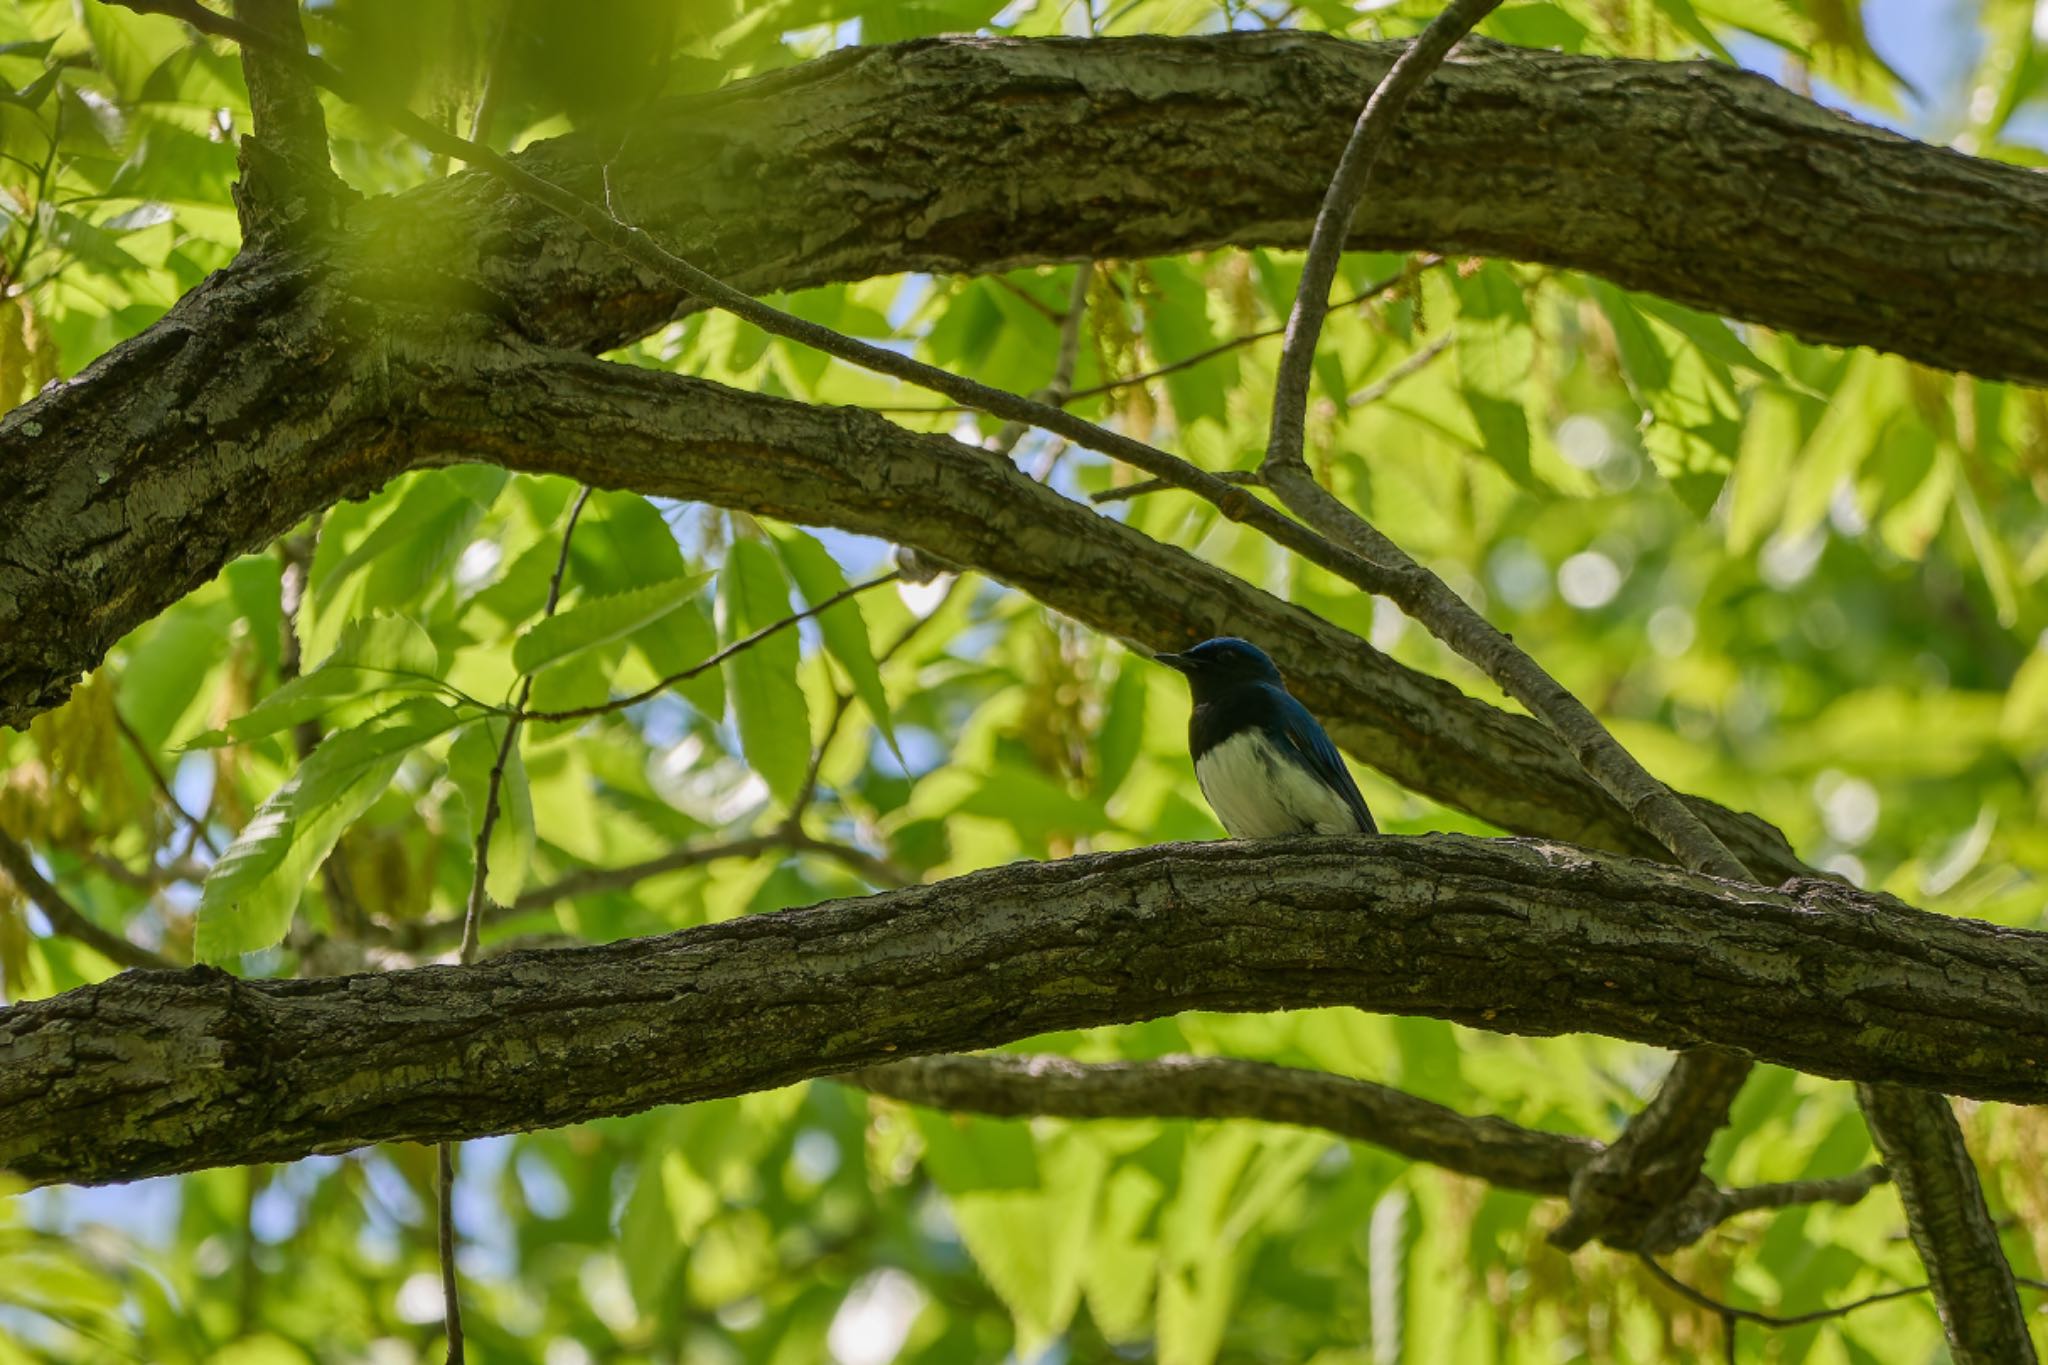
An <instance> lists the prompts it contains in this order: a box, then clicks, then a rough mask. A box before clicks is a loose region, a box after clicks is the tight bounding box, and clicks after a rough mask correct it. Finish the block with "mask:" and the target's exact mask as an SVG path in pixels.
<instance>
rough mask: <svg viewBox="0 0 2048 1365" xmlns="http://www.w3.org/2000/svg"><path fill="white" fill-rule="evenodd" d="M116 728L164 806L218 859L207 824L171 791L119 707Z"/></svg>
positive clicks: (161, 770)
mask: <svg viewBox="0 0 2048 1365" xmlns="http://www.w3.org/2000/svg"><path fill="white" fill-rule="evenodd" d="M114 727H115V728H116V729H118V730H119V731H120V732H121V738H122V739H125V740H127V741H128V747H129V748H131V749H133V750H134V751H135V756H136V757H137V758H139V759H141V760H142V766H143V767H144V768H146V769H148V770H149V780H150V783H151V785H153V786H154V787H155V788H156V790H157V794H158V795H159V796H161V797H163V799H164V804H165V805H167V806H169V807H170V808H171V810H172V811H173V812H175V813H176V814H177V816H178V818H179V819H180V820H183V821H184V822H185V823H186V824H188V825H190V826H191V827H192V833H193V836H194V837H195V838H197V839H198V840H199V842H200V843H202V844H204V845H206V851H207V852H208V853H211V854H212V855H213V856H214V857H216V858H218V857H219V856H220V847H219V845H217V844H215V843H214V842H213V836H212V835H211V834H208V833H207V832H206V822H205V821H204V820H202V819H200V818H199V817H198V816H196V815H194V814H192V813H191V812H190V811H188V810H186V809H185V807H184V805H183V804H182V803H181V802H180V801H179V800H178V796H177V793H175V792H173V791H172V790H171V784H170V782H169V780H168V779H166V778H165V777H164V770H163V769H162V768H161V767H159V766H158V765H157V761H156V755H154V754H152V753H151V752H150V751H149V745H148V744H147V743H146V742H145V741H144V740H143V738H142V736H141V735H140V734H138V733H136V730H135V727H134V726H132V725H130V724H129V723H128V718H127V717H126V716H124V715H122V714H121V709H120V708H119V707H115V708H114Z"/></svg>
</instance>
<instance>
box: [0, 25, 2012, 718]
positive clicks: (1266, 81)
mask: <svg viewBox="0 0 2048 1365" xmlns="http://www.w3.org/2000/svg"><path fill="white" fill-rule="evenodd" d="M1390 50H1391V49H1390V46H1389V45H1373V44H1348V43H1343V42H1339V41H1336V40H1333V39H1327V38H1317V37H1312V36H1309V35H1301V34H1281V35H1232V36H1229V37H1218V38H1188V39H1149V38H1147V39H1121V40H1100V41H1091V42H1054V43H1044V42H1034V43H1018V42H1001V41H993V40H975V39H948V40H939V41H931V42H924V43H916V44H909V45H906V46H905V47H902V48H895V49H879V50H872V51H856V52H850V53H846V54H841V55H838V56H834V57H830V58H826V59H824V60H822V61H819V62H815V63H812V64H809V65H807V66H804V67H799V68H795V69H793V70H791V71H787V72H781V73H777V74H775V75H773V76H770V77H765V78H763V79H761V80H759V81H754V82H749V83H747V84H745V85H743V86H740V87H737V88H735V89H733V90H730V91H725V92H720V93H718V94H715V95H710V96H703V97H698V98H694V99H689V100H683V101H678V102H676V103H674V104H672V105H669V106H665V107H664V109H663V111H662V113H661V114H660V115H659V116H658V117H656V118H653V119H650V120H647V121H646V122H644V123H641V124H636V125H635V126H633V127H632V128H630V129H628V130H623V131H619V130H614V131H609V132H596V133H591V134H587V135H579V136H576V137H569V138H563V139H559V140H556V141H554V142H551V143H547V144H543V145H542V146H540V147H538V148H536V149H535V150H534V151H533V152H531V153H529V154H528V160H529V163H530V164H531V165H532V166H533V167H534V168H535V169H536V170H538V171H540V172H542V173H544V174H546V175H547V176H549V177H550V178H551V179H555V180H557V181H558V182H561V183H564V184H567V185H568V186H570V187H571V188H574V189H577V190H580V191H583V192H585V193H587V194H596V193H598V192H599V188H600V187H599V176H600V170H601V167H602V166H604V165H605V164H606V163H607V162H609V164H610V165H611V167H612V179H613V184H614V186H615V188H616V191H617V198H618V201H619V203H620V204H621V206H622V208H623V209H624V210H625V211H626V212H628V213H629V214H630V215H631V216H633V218H634V219H635V220H636V221H639V222H641V223H642V224H643V225H645V226H647V227H648V228H650V230H652V231H654V232H655V233H656V234H657V235H659V236H660V237H662V239H663V240H665V241H667V242H669V243H671V244H673V245H674V246H676V247H677V248H678V249H679V250H680V251H681V252H682V254H684V255H686V256H688V257H690V258H691V259H694V260H698V261H701V262H703V263H704V264H705V265H707V266H708V267H710V268H712V269H713V270H714V271H715V272H716V273H719V274H720V275H721V276H722V277H724V278H726V279H728V280H730V281H732V282H733V283H735V284H738V285H740V286H742V287H744V288H747V289H750V290H754V291H764V290H774V289H788V288H795V287H799V286H802V285H807V284H815V283H821V282H824V281H827V280H834V279H850V278H863V277H866V276H869V275H873V274H877V273H886V272H890V271H901V270H913V269H930V270H941V271H985V270H991V269H999V268H1002V267H1006V266H1013V265H1021V264H1028V263H1031V262H1035V261H1047V260H1070V259H1099V258H1105V257H1118V256H1134V255H1145V254H1153V253H1164V252H1178V251H1185V250H1189V249H1192V248H1195V247H1200V246H1209V245H1221V244H1224V243H1238V244H1260V243H1265V244H1283V245H1292V244H1298V243H1300V242H1301V241H1303V240H1305V238H1306V236H1307V232H1308V225H1309V223H1310V221H1311V219H1312V217H1313V214H1314V211H1315V207H1316V204H1317V202H1318V199H1319V196H1320V194H1321V192H1322V189H1323V177H1324V176H1325V175H1326V174H1327V168H1328V166H1329V165H1331V164H1332V163H1333V162H1334V160H1335V157H1336V153H1337V150H1338V149H1339V147H1341V145H1342V142H1343V137H1344V134H1345V130H1346V128H1347V127H1348V125H1349V123H1350V121H1351V119H1352V117H1353V115H1354V114H1355V113H1356V109H1357V100H1358V92H1359V91H1361V90H1363V89H1366V88H1368V87H1369V86H1370V84H1371V82H1372V81H1374V80H1376V79H1377V78H1378V76H1379V75H1380V74H1382V73H1383V71H1384V69H1385V66H1386V64H1387V62H1388V61H1389V59H1390V55H1389V54H1390ZM992 119H994V120H996V121H997V123H998V125H999V126H995V127H991V120H992ZM1396 142H1397V147H1398V152H1397V155H1396V156H1394V157H1392V158H1390V160H1389V164H1388V166H1387V167H1386V168H1385V171H1384V173H1383V179H1382V180H1381V181H1380V182H1379V183H1378V184H1377V185H1376V187H1375V193H1374V196H1373V202H1372V204H1370V205H1368V206H1367V207H1366V209H1365V211H1364V212H1363V213H1361V215H1360V217H1359V219H1358V222H1357V224H1356V227H1355V230H1354V232H1353V234H1352V241H1353V244H1354V245H1357V246H1390V247H1425V246H1426V247H1430V248H1433V249H1438V250H1449V251H1471V252H1478V253H1484V254H1489V255H1500V256H1509V257H1516V258H1521V259H1527V260H1534V261H1544V262H1549V263H1553V264H1558V265H1564V266H1570V267H1574V268H1583V269H1586V270H1589V271H1592V272H1594V273H1597V274H1602V275H1605V276H1607V277H1608V278H1611V279H1614V280H1616V281H1618V282H1620V283H1623V284H1626V285H1630V286H1631V287H1636V288H1643V289H1649V290H1653V291H1655V292H1657V293H1660V294H1664V295H1666V296H1668V297H1671V298H1676V299H1680V300H1684V301H1687V302H1691V303H1695V304H1698V305H1701V306H1703V307H1708V308H1712V309H1715V310H1717V311H1721V312H1725V313H1728V314H1730V315H1732V316H1737V317H1744V318H1750V319H1753V320H1756V321H1759V322H1765V323H1769V324H1771V325H1774V326H1780V327H1785V328H1788V329H1790V330H1794V331H1797V332H1800V333H1801V334H1803V335H1806V336H1809V337H1812V338H1814V339H1816V340H1823V341H1835V342H1843V343H1850V344H1855V343H1861V344H1869V345H1876V346H1881V347H1885V348H1888V349H1893V350H1897V351H1899V352H1901V353H1902V354H1906V355H1910V356H1912V357H1914V358H1915V359H1919V360H1922V361H1925V362H1927V363H1929V364H1937V365H1944V366H1949V367H1952V368H1963V369H1971V370H1974V371H1976V372H1977V373H1980V374H1985V375H1988V376H1993V377H2009V378H2015V379H2022V380H2032V381H2041V380H2043V379H2048V325H2044V323H2043V321H2042V318H2041V315H2040V313H2039V310H2036V309H2033V308H2031V307H2029V306H2027V300H2029V299H2031V298H2034V297H2038V296H2039V294H2040V293H2041V291H2042V290H2043V289H2048V186H2043V185H2042V184H2041V183H2040V181H2039V177H2036V176H2032V175H2030V174H2028V173H2027V172H2025V171H2023V170H2021V169H2019V168H2017V167H2011V166H2003V165H1998V164H1995V163H1991V162H1983V161H1977V160H1974V159H1972V158H1969V157H1964V156H1960V155H1956V154H1954V153H1950V152H1945V151H1941V150H1939V149H1935V148H1930V147H1927V146H1924V145H1922V144H1918V143H1914V142H1911V141H1908V140H1906V139H1903V138H1899V137H1895V136H1893V135H1892V134H1889V133H1884V132H1881V131H1879V130H1876V129H1871V128H1867V127H1864V126H1862V125H1859V124H1856V123H1853V122H1852V121H1850V120H1847V119H1845V118H1841V117H1840V116H1837V115H1834V114H1831V113H1829V112H1827V111H1825V110H1822V109H1819V108H1818V107H1816V106H1814V105H1812V104H1810V103H1809V102H1807V101H1804V100H1801V99H1799V98H1798V97H1796V96H1793V95H1791V94H1789V93H1788V92H1786V91H1783V90H1781V89H1779V88H1777V87H1776V86H1774V85H1772V84H1770V83H1769V82H1768V81H1765V80H1763V79H1762V78H1759V77H1755V76H1751V75H1748V74H1745V73H1741V72H1736V71H1730V70H1728V69H1726V68H1722V67H1717V66H1711V65H1705V64H1700V65H1673V64H1656V63H1645V62H1620V61H1607V60H1596V59H1590V58H1578V57H1567V56H1562V55H1559V54H1554V53H1536V52H1526V51H1522V50H1519V49H1508V48H1501V47H1498V46H1495V45H1483V44H1482V45H1475V46H1474V47H1473V48H1472V50H1471V52H1470V53H1469V54H1467V55H1461V56H1460V57H1459V58H1458V59H1457V60H1455V61H1454V62H1453V64H1452V65H1451V66H1449V67H1447V68H1446V69H1445V70H1444V71H1443V72H1442V73H1441V76H1440V79H1439V80H1437V81H1434V82H1432V83H1431V86H1430V88H1429V89H1428V90H1426V91H1425V92H1424V93H1423V94H1422V95H1421V96H1420V97H1419V98H1418V100H1417V102H1416V104H1415V107H1414V108H1413V109H1411V110H1410V111H1409V114H1408V117H1407V118H1406V120H1405V121H1404V123H1403V125H1402V127H1401V129H1400V131H1399V133H1398V134H1397V137H1396ZM679 165H687V166H691V167H692V168H693V170H692V174H690V175H687V176H679V175H676V174H674V168H675V167H676V166H679ZM340 216H341V217H342V219H343V221H344V222H345V223H346V227H345V229H344V230H341V231H338V232H334V233H319V234H313V235H312V236H311V237H310V238H309V240H307V241H306V242H304V243H303V244H302V245H300V246H298V247H295V248H291V249H280V250H275V251H259V252H256V253H252V254H248V255H245V256H244V257H242V258H241V259H240V260H238V261H237V262H236V263H235V264H234V265H233V266H231V267H229V268H228V269H227V270H224V271H222V272H220V274H218V275H217V276H215V277H214V278H213V279H211V280H209V281H207V282H206V283H205V284H203V285H201V286H200V287H199V288H198V289H197V290H195V291H193V293H192V294H191V295H188V296H187V298H186V299H185V300H183V301H181V303H180V304H179V306H178V307H177V308H175V309H173V310H172V312H171V314H170V315H169V316H167V317H166V318H165V319H164V320H163V321H162V322H160V323H159V324H157V326H156V327H154V328H152V329H151V330H150V331H149V332H147V333H145V334H144V335H143V336H141V337H138V338H136V339H135V340H134V341H132V342H130V343H128V344H127V345H126V346H124V347H121V348H118V349H117V350H116V351H115V352H113V353H111V354H110V355H109V356H107V357H104V358H103V359H102V360H101V361H100V362H98V363H96V364H95V365H94V366H92V367H91V368H89V369H88V370H87V371H86V372H85V373H84V374H82V375H80V376H79V377H78V378H77V379H75V380H73V381H72V382H71V383H69V384H67V385H64V386H62V387H60V388H58V389H56V390H54V391H53V392H51V393H49V394H46V395H44V396H43V397H42V398H40V399H38V400H37V401H36V402H33V403H30V404H27V405H24V406H23V407H22V408H21V409H18V410H17V411H16V412H15V413H13V414H11V415H10V416H9V418H8V419H7V420H6V421H5V422H4V423H0V465H4V466H6V467H9V468H10V469H16V470H20V471H22V472H23V475H24V477H23V479H22V480H21V481H20V484H21V486H20V487H18V488H17V489H15V490H12V491H11V492H10V493H9V494H6V495H0V724H11V725H19V724H22V723H24V722H25V721H26V720H27V719H28V718H29V717H30V716H32V715H34V714H35V713H36V712H38V711H40V710H43V709H46V708H47V707H49V706H52V705H55V704H57V703H58V702H60V701H61V700H62V699H63V697H64V696H65V695H66V693H67V692H68V690H69V686H70V682H71V680H72V679H73V678H74V677H75V676H76V675H77V674H78V673H80V672H82V671H83V670H85V669H88V668H90V667H92V666H93V665H94V664H95V663H96V662H97V661H98V660H99V659H100V658H101V657H102V656H103V655H104V654H105V652H106V649H107V648H108V647H109V646H110V645H111V644H112V643H113V641H115V640H116V639H118V638H119V637H120V636H121V635H122V634H123V633H125V632H126V631H127V630H129V629H131V628H133V627H134V626H135V625H137V624H139V623H140V622H142V621H144V620H146V619H148V618H149V617H150V616H151V615H153V614H154V613H155V612H157V611H159V610H161V609H162V608H163V607H165V606H167V605H168V604H169V603H171V602H173V601H175V600H176V599H177V598H178V597H179V596H180V595H182V594H183V593H185V592H188V591H190V590H191V589H192V588H194V587H196V586H197V585H198V584H199V583H201V582H204V581H205V579H206V578H207V577H208V576H209V575H210V574H211V573H212V572H213V571H214V570H216V569H217V568H218V567H219V565H220V564H221V563H223V562H225V560H226V559H227V558H229V557H231V556H232V555H233V554H235V553H239V552H242V551H245V550H249V549H252V548H254V547H256V546H257V545H260V544H261V543H263V541H264V540H265V539H266V538H267V537H269V536H274V535H275V534H276V533H277V532H278V531H279V530H281V529H282V527H283V526H285V525H289V524H290V523H291V521H293V520H295V519H296V517H297V516H301V515H304V513H305V512H307V511H310V510H312V508H313V507H314V506H318V505H321V504H320V502H314V503H312V504H311V505H308V504H307V502H306V495H305V494H302V493H301V491H300V490H299V489H297V488H291V489H269V488H256V487H252V486H251V485H252V484H253V483H254V480H252V479H249V478H248V477H247V474H248V472H249V468H250V466H251V465H253V464H255V463H257V462H259V461H260V460H261V459H262V457H263V455H264V453H265V451H266V449H268V448H271V447H279V446H282V447H290V448H293V449H296V450H299V451H302V452H305V451H315V450H318V449H320V448H321V447H323V446H328V447H330V448H331V449H333V450H334V451H336V452H337V455H338V456H341V457H345V458H347V459H349V460H351V461H352V460H357V459H364V458H365V456H366V455H369V454H370V452H373V451H374V449H375V447H376V445H377V442H378V436H379V430H380V426H381V424H382V423H383V422H384V421H386V420H387V419H388V416H389V414H388V412H387V410H386V408H385V405H384V404H382V403H380V401H379V398H380V395H381V391H382V389H383V386H384V385H385V384H386V383H387V382H388V381H389V380H390V379H391V378H392V377H393V375H394V374H395V373H397V372H398V369H397V367H402V366H403V364H404V362H405V360H406V359H407V358H408V356H409V355H410V354H412V353H415V352H419V351H435V352H443V353H458V352H459V351H460V349H461V348H462V347H463V346H464V345H465V344H476V343H478V342H480V341H482V340H484V339H487V338H493V337H504V336H506V335H508V334H510V335H519V336H523V337H525V338H527V339H529V340H532V341H536V342H540V343H543V344H546V345H552V346H559V347H566V348H569V349H575V350H599V349H602V348H604V347H606V346H610V345H614V344H617V343H619V342H622V341H625V340H628V339H630V338H632V337H634V336H638V335H641V334H643V333H645V332H646V331H648V330H650V329H652V328H653V327H655V326H658V325H659V324H660V323H661V322H663V321H664V320H666V319H667V318H669V317H670V316H672V315H673V314H674V313H675V311H676V310H677V309H678V308H679V307H684V306H687V301H686V300H684V299H682V298H680V297H679V296H678V294H677V293H676V291H675V290H674V289H673V288H671V287H668V286H666V285H664V284H662V283H661V282H659V281H655V280H651V279H649V278H646V277H645V276H643V275H642V274H640V273H639V272H637V271H636V270H634V269H633V268H632V267H631V266H630V264H629V263H626V262H623V261H620V260H618V259H616V258H613V257H611V256H609V255H608V254H607V253H604V252H602V251H600V250H598V249H597V248H595V247H594V246H593V245H592V244H591V243H590V242H588V241H587V240H586V239H584V238H582V237H581V236H580V235H579V234H577V233H576V232H575V230H574V229H572V228H570V227H568V226H567V225H566V224H564V223H562V222H561V221H560V220H558V219H555V218H553V217H552V216H551V215H547V214H545V213H543V212H542V211H540V210H537V209H536V208H534V207H533V206H532V205H530V204H528V203H525V202H524V201H521V200H519V199H517V198H516V197H514V196H511V195H509V194H508V193H507V192H505V191H504V190H503V189H502V188H501V187H499V186H498V185H497V184H496V183H495V182H493V181H490V180H489V179H487V178H486V177H483V176H480V175H465V176H457V177H454V178H452V179H451V180H449V181H447V182H443V183H439V184H436V185H434V186H430V187H428V188H426V189H423V190H421V191H418V192H415V193H414V194H410V195H405V196H401V197H399V198H397V199H395V200H389V201H370V202H366V203H363V204H360V205H356V206H354V207H352V208H345V209H343V210H341V211H340ZM1959 242H1960V243H1967V244H1968V249H1967V250H1960V249H1958V247H1957V243H1959ZM166 381H168V382H166ZM256 414H263V415H265V416H266V417H267V420H266V421H263V422H260V423H259V422H256V421H254V420H253V418H254V416H255V415H256ZM365 462H366V463H367V462H368V461H367V460H366V461H365ZM351 472H353V474H354V476H355V477H354V478H353V479H347V478H343V479H340V480H339V481H335V480H331V479H330V480H329V481H327V482H325V483H324V484H323V483H322V482H321V481H320V480H317V479H316V480H310V481H308V486H307V489H306V493H307V494H310V495H311V496H313V497H316V498H318V499H321V500H323V501H332V500H333V498H335V497H338V496H347V495H349V494H352V493H353V494H360V493H362V492H364V491H366V490H367V488H368V487H369V486H371V483H370V481H369V479H368V477H367V471H366V470H365V469H363V468H361V467H357V468H355V469H353V471H351Z"/></svg>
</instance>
